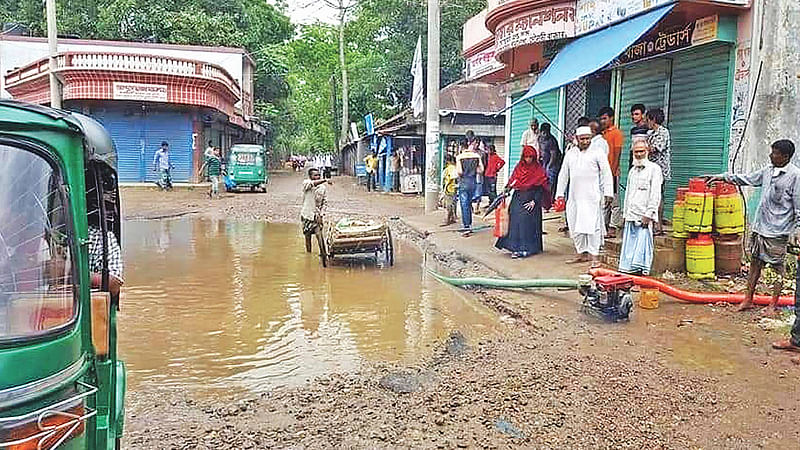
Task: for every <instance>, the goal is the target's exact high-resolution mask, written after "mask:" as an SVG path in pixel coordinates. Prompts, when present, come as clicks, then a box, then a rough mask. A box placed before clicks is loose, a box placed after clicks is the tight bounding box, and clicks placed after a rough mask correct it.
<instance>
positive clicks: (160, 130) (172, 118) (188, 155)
mask: <svg viewBox="0 0 800 450" xmlns="http://www.w3.org/2000/svg"><path fill="white" fill-rule="evenodd" d="M143 122H144V144H145V147H144V163H145V167H146V174H147V175H146V179H147V181H156V180H158V178H159V174H158V173H157V172H153V157H154V156H155V153H156V151H157V150H158V149H159V147H161V142H162V141H167V142H169V153H170V162H171V163H172V165H173V166H175V168H174V169H173V170H172V181H174V182H188V181H189V179H190V177H191V174H192V158H193V154H192V121H191V119H190V117H189V115H188V113H187V112H185V111H154V110H148V111H147V112H146V113H145V117H144V120H143Z"/></svg>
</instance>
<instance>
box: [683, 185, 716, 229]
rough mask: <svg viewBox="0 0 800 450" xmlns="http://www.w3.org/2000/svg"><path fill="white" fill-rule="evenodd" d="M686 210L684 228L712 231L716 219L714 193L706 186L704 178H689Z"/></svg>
mask: <svg viewBox="0 0 800 450" xmlns="http://www.w3.org/2000/svg"><path fill="white" fill-rule="evenodd" d="M685 205H686V206H685V207H686V212H685V213H684V218H683V223H684V229H685V230H686V231H688V232H690V233H711V223H712V221H713V219H714V194H713V193H712V192H711V191H710V190H709V189H708V186H706V180H704V179H703V178H692V179H691V180H689V192H687V193H686V201H685Z"/></svg>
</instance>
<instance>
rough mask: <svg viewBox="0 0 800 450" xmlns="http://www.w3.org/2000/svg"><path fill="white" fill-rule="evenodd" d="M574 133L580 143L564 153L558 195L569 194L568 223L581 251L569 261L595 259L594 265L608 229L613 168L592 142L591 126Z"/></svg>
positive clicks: (612, 196)
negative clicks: (605, 214) (605, 210)
mask: <svg viewBox="0 0 800 450" xmlns="http://www.w3.org/2000/svg"><path fill="white" fill-rule="evenodd" d="M575 135H576V137H577V140H578V142H577V144H578V146H577V147H573V148H571V149H570V150H569V151H567V153H566V154H565V155H564V162H563V164H562V165H561V173H560V174H559V175H558V190H557V191H556V192H557V193H556V198H561V199H562V200H563V199H564V197H565V195H566V196H567V197H568V200H567V202H566V203H567V222H568V223H569V232H570V236H571V237H572V240H573V242H574V243H575V250H576V251H577V253H578V256H577V257H576V258H574V259H571V260H569V261H567V263H568V264H573V263H581V262H588V261H592V263H593V264H592V265H593V266H598V265H599V264H600V262H599V259H598V258H599V255H600V247H601V246H602V245H603V236H604V235H605V231H606V230H605V223H604V220H603V219H604V217H603V207H604V205H605V206H608V205H610V204H611V201H612V200H613V199H614V189H613V185H612V183H613V181H612V177H611V167H610V166H609V165H608V156H607V155H606V153H605V152H604V150H602V148H599V147H598V146H595V145H593V143H592V137H593V134H592V130H591V129H590V128H589V127H588V126H587V127H578V129H577V130H576V132H575ZM601 139H602V138H601ZM568 187H569V188H568ZM567 189H569V192H567Z"/></svg>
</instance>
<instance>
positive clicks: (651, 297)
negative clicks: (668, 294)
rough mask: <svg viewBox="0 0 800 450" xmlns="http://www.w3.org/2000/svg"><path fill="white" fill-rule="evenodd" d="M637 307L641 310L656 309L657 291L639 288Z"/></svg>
mask: <svg viewBox="0 0 800 450" xmlns="http://www.w3.org/2000/svg"><path fill="white" fill-rule="evenodd" d="M639 307H640V308H642V309H656V308H658V289H655V288H646V287H643V288H641V290H640V291H639Z"/></svg>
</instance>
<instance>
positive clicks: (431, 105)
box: [425, 0, 439, 213]
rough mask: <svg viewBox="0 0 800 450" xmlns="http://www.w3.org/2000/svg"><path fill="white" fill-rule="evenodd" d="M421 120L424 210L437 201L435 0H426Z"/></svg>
mask: <svg viewBox="0 0 800 450" xmlns="http://www.w3.org/2000/svg"><path fill="white" fill-rule="evenodd" d="M425 110H426V112H427V115H426V123H425V213H432V212H434V211H436V203H437V202H438V200H439V173H438V172H439V171H438V167H437V166H438V165H437V161H438V159H439V158H438V156H439V0H428V93H427V105H426V107H425Z"/></svg>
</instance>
